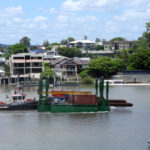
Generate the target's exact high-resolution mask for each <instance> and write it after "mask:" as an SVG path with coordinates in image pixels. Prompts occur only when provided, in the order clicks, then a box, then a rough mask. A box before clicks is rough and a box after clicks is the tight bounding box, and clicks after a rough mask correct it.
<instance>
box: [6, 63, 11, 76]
mask: <svg viewBox="0 0 150 150" xmlns="http://www.w3.org/2000/svg"><path fill="white" fill-rule="evenodd" d="M5 75H6V76H8V77H9V76H10V66H9V65H5Z"/></svg>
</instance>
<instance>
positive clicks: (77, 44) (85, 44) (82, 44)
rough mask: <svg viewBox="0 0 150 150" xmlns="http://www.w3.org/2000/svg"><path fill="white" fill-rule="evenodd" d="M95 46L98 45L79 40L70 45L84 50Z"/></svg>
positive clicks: (89, 41)
mask: <svg viewBox="0 0 150 150" xmlns="http://www.w3.org/2000/svg"><path fill="white" fill-rule="evenodd" d="M94 45H96V42H94V41H91V40H77V41H73V42H70V43H69V46H70V47H79V48H82V49H87V48H91V47H92V46H94Z"/></svg>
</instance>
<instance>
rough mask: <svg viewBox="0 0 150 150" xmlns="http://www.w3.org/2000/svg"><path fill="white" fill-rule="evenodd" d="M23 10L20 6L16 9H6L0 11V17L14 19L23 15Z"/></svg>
mask: <svg viewBox="0 0 150 150" xmlns="http://www.w3.org/2000/svg"><path fill="white" fill-rule="evenodd" d="M23 14H24V12H23V9H22V7H21V6H18V7H7V8H5V9H4V10H0V16H1V17H15V16H21V15H23Z"/></svg>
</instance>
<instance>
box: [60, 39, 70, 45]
mask: <svg viewBox="0 0 150 150" xmlns="http://www.w3.org/2000/svg"><path fill="white" fill-rule="evenodd" d="M60 43H61V44H63V45H67V44H68V40H66V39H63V40H61V41H60Z"/></svg>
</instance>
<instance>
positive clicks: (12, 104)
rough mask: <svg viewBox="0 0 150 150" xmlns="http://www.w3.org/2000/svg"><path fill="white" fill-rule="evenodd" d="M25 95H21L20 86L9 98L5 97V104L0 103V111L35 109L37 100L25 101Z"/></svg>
mask: <svg viewBox="0 0 150 150" xmlns="http://www.w3.org/2000/svg"><path fill="white" fill-rule="evenodd" d="M26 95H27V94H25V93H23V91H22V88H21V87H20V86H18V87H17V89H16V90H14V92H13V93H12V95H11V98H9V97H8V95H6V100H5V102H1V103H0V110H27V109H36V107H37V100H36V99H35V98H34V99H26Z"/></svg>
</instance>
